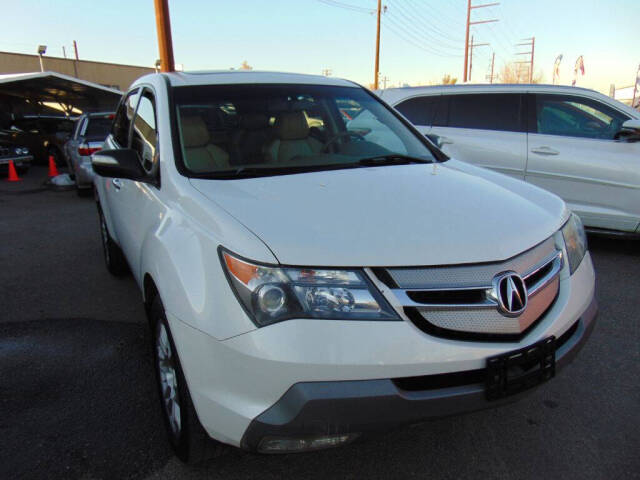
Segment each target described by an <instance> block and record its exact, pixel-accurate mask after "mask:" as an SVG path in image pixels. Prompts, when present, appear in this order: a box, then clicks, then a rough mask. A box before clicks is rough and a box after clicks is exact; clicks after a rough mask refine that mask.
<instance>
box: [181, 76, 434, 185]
mask: <svg viewBox="0 0 640 480" xmlns="http://www.w3.org/2000/svg"><path fill="white" fill-rule="evenodd" d="M174 93H175V95H174V101H175V108H176V116H177V125H178V138H179V141H180V148H181V153H182V161H183V164H184V167H185V168H186V170H187V171H189V172H191V173H192V174H196V175H201V176H212V177H216V176H219V177H221V178H223V177H224V178H228V177H229V176H234V175H240V174H241V173H242V172H245V173H246V172H247V171H249V170H250V171H252V172H253V173H254V174H255V172H256V171H258V172H260V171H264V172H265V174H268V173H267V172H268V171H269V170H272V171H273V170H275V169H277V170H278V171H279V172H286V170H287V169H290V170H291V171H296V170H298V171H300V170H301V169H304V170H305V171H309V170H314V169H316V168H317V169H323V168H342V167H349V166H351V165H353V166H356V165H358V162H359V161H361V160H364V159H370V158H377V157H385V156H390V155H391V156H393V155H396V156H397V155H401V156H407V157H412V158H416V159H421V160H424V161H433V160H434V156H433V154H432V153H431V151H430V150H429V149H428V147H427V146H426V145H425V144H424V143H423V142H421V141H420V140H419V139H418V138H416V136H415V135H414V134H413V133H412V132H411V131H410V130H409V129H408V128H407V127H406V126H405V125H404V124H403V123H402V122H401V121H400V120H399V119H398V118H397V117H395V116H394V115H393V114H392V113H391V112H390V111H389V110H387V109H386V108H385V107H384V106H383V105H382V104H381V103H380V102H378V101H377V100H375V99H374V98H373V97H372V96H371V95H369V94H368V93H367V92H366V91H364V90H363V89H361V88H349V87H334V86H322V85H234V86H195V87H177V88H175V89H174Z"/></svg>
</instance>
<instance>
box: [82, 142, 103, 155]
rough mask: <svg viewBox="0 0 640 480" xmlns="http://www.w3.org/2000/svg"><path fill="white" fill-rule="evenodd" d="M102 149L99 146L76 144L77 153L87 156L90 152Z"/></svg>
mask: <svg viewBox="0 0 640 480" xmlns="http://www.w3.org/2000/svg"><path fill="white" fill-rule="evenodd" d="M100 150H102V148H100V147H89V146H88V145H86V144H84V143H83V144H81V145H80V146H78V154H79V155H81V156H83V157H88V156H89V155H91V154H92V153H95V152H98V151H100Z"/></svg>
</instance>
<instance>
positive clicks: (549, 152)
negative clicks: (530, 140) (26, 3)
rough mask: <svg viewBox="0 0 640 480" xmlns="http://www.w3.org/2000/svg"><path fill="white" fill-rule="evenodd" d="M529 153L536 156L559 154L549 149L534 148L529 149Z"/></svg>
mask: <svg viewBox="0 0 640 480" xmlns="http://www.w3.org/2000/svg"><path fill="white" fill-rule="evenodd" d="M531 153H537V154H538V155H558V154H559V153H560V152H559V151H558V150H554V149H553V148H551V147H534V148H532V149H531Z"/></svg>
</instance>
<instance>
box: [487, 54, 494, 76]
mask: <svg viewBox="0 0 640 480" xmlns="http://www.w3.org/2000/svg"><path fill="white" fill-rule="evenodd" d="M495 63H496V52H493V54H492V55H491V74H490V75H488V76H487V78H488V79H489V83H493V65H494V64H495Z"/></svg>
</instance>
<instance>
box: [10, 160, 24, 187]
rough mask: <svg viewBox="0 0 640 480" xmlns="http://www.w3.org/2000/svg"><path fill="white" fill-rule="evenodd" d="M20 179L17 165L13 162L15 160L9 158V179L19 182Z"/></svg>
mask: <svg viewBox="0 0 640 480" xmlns="http://www.w3.org/2000/svg"><path fill="white" fill-rule="evenodd" d="M20 180H21V179H20V177H19V176H18V172H16V166H15V165H14V164H13V160H9V176H8V177H7V181H8V182H19V181H20Z"/></svg>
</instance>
